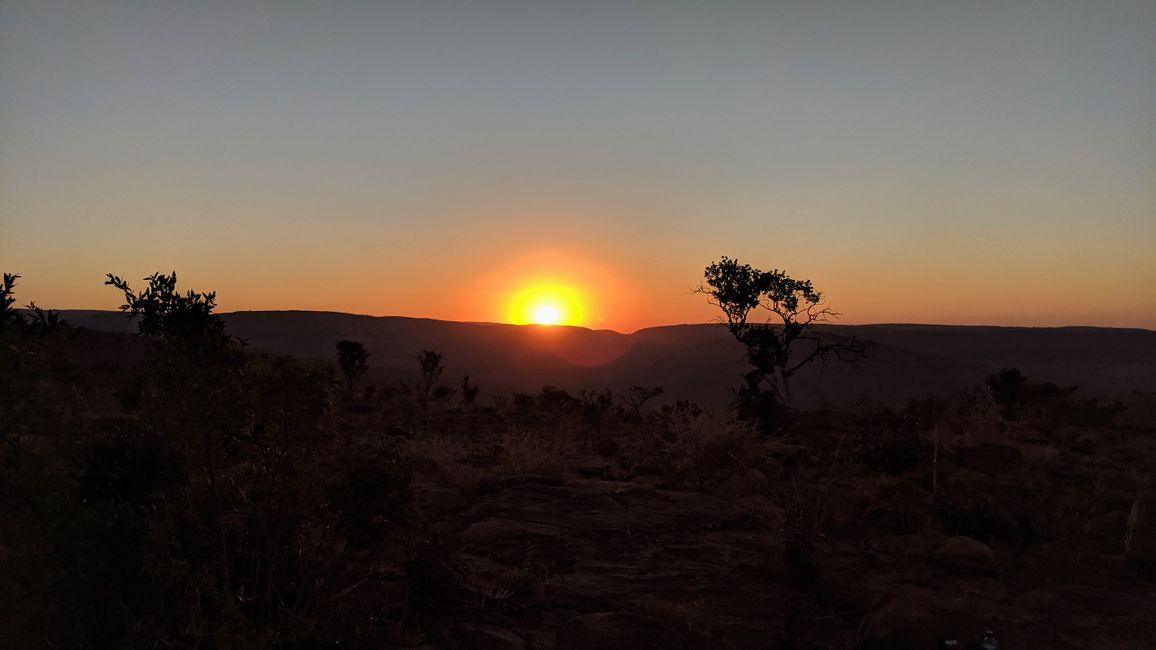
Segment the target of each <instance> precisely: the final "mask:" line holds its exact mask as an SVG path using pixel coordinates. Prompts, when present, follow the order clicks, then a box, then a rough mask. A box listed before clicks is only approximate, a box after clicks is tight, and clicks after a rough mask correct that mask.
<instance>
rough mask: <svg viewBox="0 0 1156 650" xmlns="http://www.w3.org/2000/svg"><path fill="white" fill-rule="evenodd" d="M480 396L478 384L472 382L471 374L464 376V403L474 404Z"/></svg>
mask: <svg viewBox="0 0 1156 650" xmlns="http://www.w3.org/2000/svg"><path fill="white" fill-rule="evenodd" d="M477 397H478V385H477V384H471V383H470V376H469V375H466V376H464V377H462V405H463V406H473V404H474V400H475V399H477Z"/></svg>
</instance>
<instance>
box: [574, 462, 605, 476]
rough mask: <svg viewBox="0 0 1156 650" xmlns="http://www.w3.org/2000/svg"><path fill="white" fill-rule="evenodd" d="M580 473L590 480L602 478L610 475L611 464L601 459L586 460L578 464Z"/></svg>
mask: <svg viewBox="0 0 1156 650" xmlns="http://www.w3.org/2000/svg"><path fill="white" fill-rule="evenodd" d="M578 473H579V474H581V475H582V476H585V477H588V478H601V477H603V476H606V475H607V474H609V473H610V463H608V462H606V461H605V460H601V459H593V460H585V461H582V462H580V463H578Z"/></svg>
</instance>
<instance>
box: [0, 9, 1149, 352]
mask: <svg viewBox="0 0 1156 650" xmlns="http://www.w3.org/2000/svg"><path fill="white" fill-rule="evenodd" d="M1153 79H1156V3H1150V2H1144V3H1132V4H1127V3H1113V4H1112V5H1110V6H1098V5H1088V4H1086V3H1082V2H1078V1H1077V0H1061V1H1058V2H1040V1H1038V0H1019V1H1016V2H1008V3H1000V4H998V5H988V6H964V5H957V4H948V5H943V6H931V5H926V4H912V3H906V2H902V1H901V0H886V1H885V2H882V3H876V4H872V5H871V6H866V5H863V4H862V3H854V2H834V3H825V4H816V3H802V4H798V5H796V4H794V3H755V2H746V1H739V0H735V1H732V2H723V3H715V4H712V5H710V6H709V7H707V6H700V5H698V4H696V3H689V2H672V3H666V2H657V1H656V0H640V1H639V2H635V3H630V4H623V3H617V2H609V1H608V0H598V1H596V2H591V3H583V4H581V5H577V6H575V5H560V6H556V5H542V4H539V3H528V2H520V1H515V0H490V1H487V2H477V3H463V4H438V5H434V4H429V3H384V4H374V5H371V6H366V5H364V4H360V3H352V2H335V3H327V4H325V5H324V6H320V5H285V4H280V3H268V2H253V3H244V4H243V5H238V4H231V3H230V4H209V3H196V4H178V3H154V2H145V1H144V0H101V1H98V2H91V3H83V4H80V5H78V4H76V3H70V2H65V1H64V0H39V1H37V2H31V3H30V2H20V1H18V0H0V97H2V98H3V100H4V102H3V104H4V109H3V111H0V141H2V142H4V145H3V146H2V147H0V197H2V198H0V265H2V268H0V271H4V272H8V273H19V274H21V276H22V279H21V282H20V285H19V286H18V288H17V299H18V300H19V301H20V304H22V305H23V304H27V302H28V301H36V302H37V304H39V305H41V306H43V307H45V308H52V309H69V308H74V307H72V306H74V305H91V306H93V307H92V308H95V309H115V308H116V306H117V305H119V296H118V295H117V293H116V291H114V290H112V289H110V288H109V287H105V286H102V284H101V282H102V279H103V277H104V274H105V273H108V272H112V273H116V274H118V275H120V276H122V277H125V278H129V280H130V282H133V284H134V286H139V285H141V284H142V282H141V280H139V279H138V278H140V277H142V276H145V275H146V274H148V273H152V272H154V271H161V272H167V271H169V270H173V269H175V270H176V272H177V273H178V276H179V280H180V284H179V286H180V288H181V289H182V290H185V289H196V290H198V291H216V292H217V294H218V296H219V298H220V309H221V310H222V311H227V312H233V311H268V310H296V309H303V310H307V311H335V312H339V313H362V314H366V315H379V316H380V315H386V314H389V315H399V316H403V317H410V318H432V319H436V320H452V321H458V322H507V323H520V322H540V323H557V324H577V325H581V326H585V327H588V328H590V329H609V330H612V331H617V332H634V331H638V330H640V329H646V328H648V327H659V326H663V324H665V323H688V324H689V323H698V322H709V321H710V320H711V319H712V318H713V317H714V316H715V308H714V307H712V306H710V305H709V304H707V303H706V302H705V300H704V299H703V296H701V295H695V294H693V293H692V290H693V289H694V288H695V287H696V286H698V285H699V283H700V282H701V281H702V278H703V268H704V267H706V266H707V265H708V264H710V263H711V262H713V261H715V260H717V259H718V258H719V256H720V255H727V256H731V257H737V258H738V259H740V260H741V261H743V262H745V263H749V264H752V265H754V266H756V267H759V268H763V269H767V270H769V269H772V268H776V269H782V270H784V271H786V272H787V273H789V274H790V275H791V276H792V277H794V278H798V279H810V280H813V281H814V284H815V286H816V287H817V288H818V289H819V290H821V291H822V292H823V293H824V295H825V296H826V298H827V299H828V300H829V304H830V305H831V306H832V307H833V308H834V309H835V310H836V311H838V312H841V313H842V314H843V318H842V319H841V320H840V321H838V323H837V324H846V325H860V324H883V323H895V324H906V323H910V324H921V323H927V324H936V323H945V324H951V325H958V326H968V325H982V326H1003V327H1119V328H1138V329H1145V330H1156V254H1154V253H1156V185H1153V183H1152V179H1153V178H1156V129H1153V128H1152V125H1153V124H1156V85H1153V83H1152V80H1153Z"/></svg>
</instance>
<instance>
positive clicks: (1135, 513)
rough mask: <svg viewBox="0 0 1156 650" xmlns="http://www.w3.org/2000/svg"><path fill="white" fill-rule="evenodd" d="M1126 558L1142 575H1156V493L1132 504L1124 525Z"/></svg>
mask: <svg viewBox="0 0 1156 650" xmlns="http://www.w3.org/2000/svg"><path fill="white" fill-rule="evenodd" d="M1124 559H1125V560H1126V561H1127V563H1128V566H1129V567H1131V568H1132V569H1133V570H1134V571H1136V572H1138V573H1140V574H1141V575H1145V576H1149V577H1156V495H1153V494H1148V495H1145V496H1143V497H1141V498H1139V499H1137V500H1136V502H1135V503H1133V504H1132V511H1131V512H1130V513H1128V521H1127V522H1125V526H1124Z"/></svg>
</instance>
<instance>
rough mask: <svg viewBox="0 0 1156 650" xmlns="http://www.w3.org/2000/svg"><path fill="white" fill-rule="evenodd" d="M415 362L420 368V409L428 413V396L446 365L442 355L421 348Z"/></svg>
mask: <svg viewBox="0 0 1156 650" xmlns="http://www.w3.org/2000/svg"><path fill="white" fill-rule="evenodd" d="M417 363H418V367H419V368H420V369H421V381H422V385H421V409H422V411H423V412H426V413H428V412H429V402H430V396H431V395H432V394H433V392H434V387H435V386H437V383H438V380H439V379H441V376H442V373H443V372H445V370H446V366H445V363H444V362H443V360H442V355H441V354H439V353H438V352H436V351H434V350H422V351H421V353H420V354H418V355H417Z"/></svg>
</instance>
